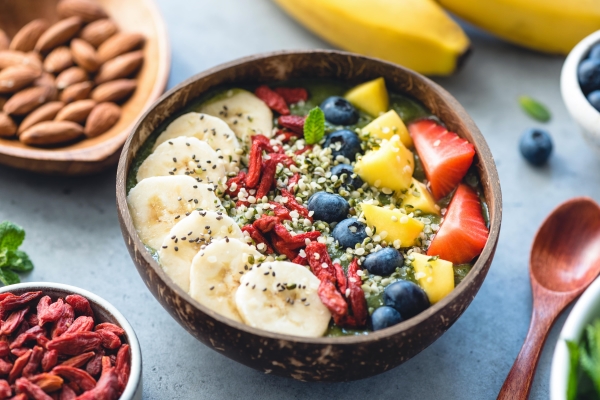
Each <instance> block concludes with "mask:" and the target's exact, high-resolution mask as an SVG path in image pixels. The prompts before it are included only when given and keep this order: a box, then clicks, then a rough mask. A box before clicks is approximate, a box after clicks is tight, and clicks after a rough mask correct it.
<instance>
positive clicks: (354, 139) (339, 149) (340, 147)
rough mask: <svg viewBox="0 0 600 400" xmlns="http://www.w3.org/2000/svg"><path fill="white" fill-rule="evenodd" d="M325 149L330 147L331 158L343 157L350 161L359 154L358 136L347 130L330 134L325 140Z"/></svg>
mask: <svg viewBox="0 0 600 400" xmlns="http://www.w3.org/2000/svg"><path fill="white" fill-rule="evenodd" d="M325 147H331V155H332V156H333V158H335V157H337V156H340V155H341V156H344V157H346V158H347V159H349V160H350V161H354V160H355V159H356V154H358V153H360V151H361V148H360V139H359V137H358V135H357V134H356V133H354V132H352V131H349V130H347V129H342V130H341V131H336V132H333V133H330V134H329V135H327V137H326V138H325Z"/></svg>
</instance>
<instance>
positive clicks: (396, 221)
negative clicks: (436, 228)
mask: <svg viewBox="0 0 600 400" xmlns="http://www.w3.org/2000/svg"><path fill="white" fill-rule="evenodd" d="M361 207H362V211H363V212H364V213H365V219H366V220H367V225H369V226H370V227H371V228H373V227H375V228H377V231H376V234H378V235H382V233H383V232H386V233H387V235H385V237H384V239H385V240H386V241H387V242H388V243H393V242H394V241H396V240H399V241H400V246H401V247H410V246H414V245H415V244H416V241H417V239H418V238H419V234H420V233H421V232H423V228H424V227H425V225H424V224H423V223H422V222H421V221H418V220H416V219H414V218H412V217H409V216H408V215H406V214H403V213H402V212H400V210H398V209H389V208H383V207H379V206H375V205H373V204H369V203H361ZM382 236H383V235H382Z"/></svg>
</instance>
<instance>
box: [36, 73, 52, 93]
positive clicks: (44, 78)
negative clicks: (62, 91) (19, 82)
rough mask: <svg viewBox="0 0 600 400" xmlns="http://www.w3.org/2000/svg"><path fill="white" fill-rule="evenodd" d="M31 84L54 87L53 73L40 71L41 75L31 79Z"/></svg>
mask: <svg viewBox="0 0 600 400" xmlns="http://www.w3.org/2000/svg"><path fill="white" fill-rule="evenodd" d="M33 86H47V87H50V88H54V89H56V84H55V83H54V75H52V74H49V73H48V72H42V75H41V76H40V77H39V78H37V79H36V80H35V81H33Z"/></svg>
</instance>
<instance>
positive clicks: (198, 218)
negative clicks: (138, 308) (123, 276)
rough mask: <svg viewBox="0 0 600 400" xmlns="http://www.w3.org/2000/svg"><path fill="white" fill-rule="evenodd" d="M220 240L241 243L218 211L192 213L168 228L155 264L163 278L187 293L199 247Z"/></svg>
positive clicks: (235, 227) (232, 224) (234, 227)
mask: <svg viewBox="0 0 600 400" xmlns="http://www.w3.org/2000/svg"><path fill="white" fill-rule="evenodd" d="M224 237H228V238H232V239H243V238H244V234H243V233H242V231H241V229H240V227H239V226H238V225H237V224H236V223H235V221H234V220H232V219H231V218H229V217H228V216H227V215H225V214H224V213H222V212H220V211H194V212H193V213H191V214H190V215H189V216H187V217H185V218H183V219H182V220H181V221H179V222H178V223H177V224H176V225H175V226H174V227H173V228H171V230H170V231H169V234H168V235H167V237H166V238H165V240H164V241H163V243H162V246H161V247H160V249H159V251H158V260H159V262H160V264H161V266H162V268H163V270H164V271H165V272H166V273H167V275H169V276H170V277H171V279H173V281H174V282H175V283H176V284H178V285H179V286H180V287H181V288H182V289H183V290H185V291H186V292H188V291H189V290H190V267H191V265H192V260H193V259H194V257H195V256H196V254H197V253H198V251H200V249H201V248H202V246H204V245H207V244H208V243H210V242H211V241H212V240H213V239H219V238H224Z"/></svg>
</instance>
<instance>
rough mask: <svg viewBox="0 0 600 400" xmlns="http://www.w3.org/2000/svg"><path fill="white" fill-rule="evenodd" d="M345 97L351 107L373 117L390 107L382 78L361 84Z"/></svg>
mask: <svg viewBox="0 0 600 400" xmlns="http://www.w3.org/2000/svg"><path fill="white" fill-rule="evenodd" d="M345 97H346V100H348V101H349V102H350V103H352V105H354V106H355V107H357V108H360V109H361V110H363V111H364V112H366V113H367V114H370V115H371V116H373V117H378V116H379V114H381V113H384V112H386V111H387V110H388V109H389V106H390V98H389V96H388V92H387V89H386V88H385V80H384V79H383V78H377V79H374V80H372V81H369V82H365V83H362V84H360V85H358V86H356V87H354V88H352V89H350V91H349V92H348V93H346V96H345Z"/></svg>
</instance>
